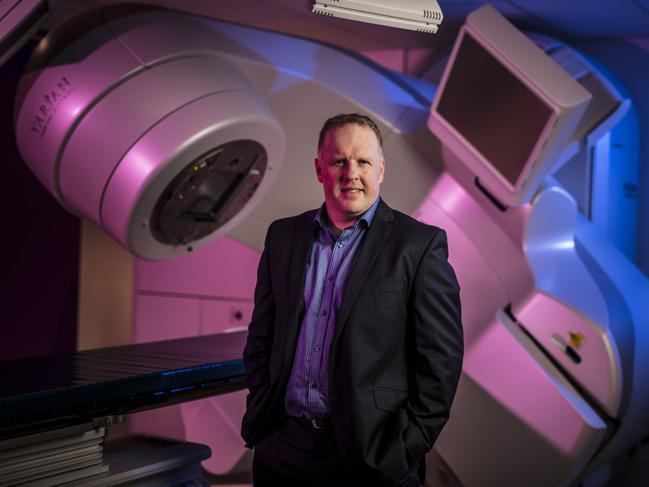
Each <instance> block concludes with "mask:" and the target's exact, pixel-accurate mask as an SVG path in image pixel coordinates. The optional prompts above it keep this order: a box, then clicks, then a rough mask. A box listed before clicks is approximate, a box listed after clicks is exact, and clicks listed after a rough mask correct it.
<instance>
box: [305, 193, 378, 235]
mask: <svg viewBox="0 0 649 487" xmlns="http://www.w3.org/2000/svg"><path fill="white" fill-rule="evenodd" d="M380 200H381V197H380V196H379V197H377V198H376V201H374V203H372V206H370V207H369V208H368V209H367V211H366V212H365V213H363V216H361V217H360V218H359V219H358V221H357V222H356V223H355V224H356V225H357V224H358V223H360V222H365V223H364V225H365V227H369V226H370V225H371V224H372V219H374V214H375V213H376V209H377V208H378V206H379V201H380ZM326 211H327V206H326V203H322V206H321V207H320V208H319V209H318V211H317V213H316V214H315V217H314V218H313V221H314V222H315V224H316V225H317V226H318V227H320V228H326V229H328V226H327V216H326Z"/></svg>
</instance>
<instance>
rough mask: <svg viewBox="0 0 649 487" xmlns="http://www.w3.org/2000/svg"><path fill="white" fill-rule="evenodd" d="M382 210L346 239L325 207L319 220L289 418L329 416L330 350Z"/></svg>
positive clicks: (368, 215)
mask: <svg viewBox="0 0 649 487" xmlns="http://www.w3.org/2000/svg"><path fill="white" fill-rule="evenodd" d="M378 204H379V198H377V199H376V201H375V202H374V204H373V205H372V206H370V208H369V209H368V210H367V211H366V212H365V213H364V214H363V216H362V217H361V218H360V219H359V220H358V221H357V222H356V223H355V224H354V225H352V226H351V227H348V228H346V229H344V230H343V232H342V233H341V235H340V237H338V238H336V236H335V235H334V234H333V233H332V231H331V230H330V229H329V227H328V225H327V216H326V215H325V211H326V210H325V205H322V206H321V207H320V210H318V213H317V214H316V216H315V218H314V223H315V228H316V231H315V238H314V241H313V245H312V247H311V254H310V256H309V262H308V267H307V273H306V281H305V283H304V305H305V313H304V318H303V319H302V327H301V329H300V336H299V338H298V342H297V348H296V350H295V360H294V361H293V369H292V371H291V377H290V378H289V381H288V385H287V388H286V398H285V407H286V413H287V414H288V415H289V416H298V417H299V416H302V417H305V418H309V419H311V418H320V417H323V416H326V415H327V414H329V401H328V389H327V388H328V385H329V384H328V374H327V372H328V367H329V350H330V348H331V339H332V338H333V334H334V328H335V325H336V316H337V315H338V310H339V309H340V304H341V302H342V299H343V293H344V292H345V283H346V282H347V278H348V276H349V272H350V270H351V267H352V264H353V262H354V257H355V256H356V254H357V253H358V248H359V245H360V243H361V241H362V240H363V236H364V235H365V231H366V230H367V228H368V227H369V226H370V224H371V223H372V218H373V217H374V213H375V212H376V208H377V206H378Z"/></svg>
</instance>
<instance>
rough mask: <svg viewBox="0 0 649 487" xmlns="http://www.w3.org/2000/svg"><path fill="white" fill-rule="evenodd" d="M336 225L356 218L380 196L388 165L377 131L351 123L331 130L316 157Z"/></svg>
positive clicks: (328, 208) (328, 210) (318, 173)
mask: <svg viewBox="0 0 649 487" xmlns="http://www.w3.org/2000/svg"><path fill="white" fill-rule="evenodd" d="M315 170H316V174H317V175H318V181H320V182H321V183H322V187H323V189H324V195H325V202H326V204H327V213H328V215H329V217H330V218H331V219H332V220H333V223H334V224H338V223H342V224H345V223H352V222H354V221H355V220H357V219H358V218H359V217H360V216H361V215H362V214H363V213H364V212H365V211H367V209H368V208H369V207H370V206H372V203H374V201H375V200H376V198H377V197H378V195H379V187H380V185H381V182H383V173H384V171H385V164H384V162H383V152H382V150H381V147H380V146H379V141H378V139H377V137H376V134H375V133H374V131H372V129H371V128H369V127H366V126H361V125H358V124H355V123H348V124H345V125H343V126H341V127H335V128H332V129H331V130H329V131H328V132H327V133H326V135H325V138H324V141H323V144H322V148H321V149H320V151H319V152H318V158H317V159H316V160H315Z"/></svg>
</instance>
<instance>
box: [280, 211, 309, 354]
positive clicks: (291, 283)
mask: <svg viewBox="0 0 649 487" xmlns="http://www.w3.org/2000/svg"><path fill="white" fill-rule="evenodd" d="M316 211H317V210H314V211H310V212H308V213H305V214H304V218H302V219H301V220H300V222H299V224H298V225H296V227H295V232H294V234H293V237H292V244H293V246H292V249H291V256H290V262H289V265H288V267H287V269H286V271H287V272H288V274H289V275H288V286H287V288H286V303H288V306H289V309H291V312H290V314H289V315H288V316H290V320H289V323H287V324H286V325H287V326H286V327H285V329H286V343H287V347H286V352H287V355H286V357H285V358H289V361H288V363H290V362H291V360H290V359H291V354H292V353H293V351H294V350H295V344H296V342H297V337H298V333H299V330H300V323H299V317H300V312H301V311H302V308H303V307H304V281H305V278H306V269H307V265H308V259H309V250H310V249H311V244H312V242H313V232H314V223H313V218H314V217H315V214H316ZM285 363H286V362H285Z"/></svg>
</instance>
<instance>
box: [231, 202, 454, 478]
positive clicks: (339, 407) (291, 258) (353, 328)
mask: <svg viewBox="0 0 649 487" xmlns="http://www.w3.org/2000/svg"><path fill="white" fill-rule="evenodd" d="M314 215H315V210H314V211H309V212H306V213H303V214H302V215H298V216H295V217H290V218H285V219H281V220H277V221H275V222H273V223H272V224H271V225H270V227H269V229H268V234H267V236H266V243H265V248H264V251H263V253H262V256H261V260H260V263H259V269H258V275H257V286H256V289H255V309H254V312H253V316H252V321H251V323H250V327H249V331H248V341H247V344H246V347H245V351H244V364H245V368H246V383H247V386H248V389H249V390H250V393H249V395H248V398H247V410H246V414H245V416H244V419H243V425H242V436H243V438H244V440H245V441H246V445H247V446H248V447H252V446H254V445H255V443H257V442H258V441H259V440H260V439H262V438H264V437H265V436H267V435H268V434H270V433H271V432H273V431H274V428H276V427H277V426H276V425H277V424H278V421H279V420H280V418H281V417H282V415H283V411H284V396H285V393H286V384H287V382H288V379H289V376H290V372H291V368H292V364H293V357H294V353H295V348H296V343H297V338H298V334H299V328H300V324H301V318H302V313H303V309H304V297H303V293H304V281H305V276H306V267H307V259H308V255H309V250H310V248H311V244H312V241H313V236H314V223H313V218H314ZM447 255H448V251H447V243H446V234H445V232H444V231H443V230H441V229H439V228H436V227H433V226H429V225H424V224H423V223H420V222H418V221H416V220H414V219H413V218H411V217H409V216H407V215H405V214H403V213H401V212H398V211H395V210H392V209H391V208H390V207H389V206H388V205H386V204H385V203H384V202H383V201H381V202H380V203H379V206H378V208H377V211H376V213H375V216H374V218H373V220H372V224H371V225H370V227H369V228H368V230H367V234H366V235H365V239H364V241H363V242H362V243H361V248H360V249H359V253H358V255H357V257H356V262H355V264H354V267H353V269H352V270H351V272H350V275H349V278H348V280H347V285H346V288H345V292H344V297H343V301H342V304H341V307H340V310H339V312H338V315H337V319H336V328H335V332H334V338H333V341H332V349H331V354H330V363H329V406H330V412H331V417H332V423H333V428H334V433H335V436H336V441H337V443H338V445H339V447H340V449H341V451H342V454H343V457H344V458H346V459H348V460H349V461H350V464H351V466H352V467H353V468H354V470H355V471H357V472H359V471H362V472H367V474H368V475H377V476H378V477H380V478H381V479H382V480H383V481H385V482H387V483H390V482H392V483H394V482H396V481H398V480H400V479H401V478H402V477H403V476H404V474H405V473H406V471H407V469H408V466H409V465H412V464H413V463H414V462H416V461H417V460H418V459H419V458H421V457H422V456H423V455H424V454H425V453H426V452H427V451H429V450H430V449H431V448H432V446H433V443H434V442H435V439H436V438H437V436H438V435H439V433H440V431H441V430H442V427H443V426H444V424H445V422H446V420H447V419H448V414H449V409H450V407H451V402H452V400H453V396H454V394H455V390H456V387H457V383H458V380H459V376H460V369H461V363H462V352H463V340H462V325H461V318H460V296H459V285H458V283H457V280H456V278H455V273H454V272H453V269H452V268H451V266H450V265H449V264H448V262H447Z"/></svg>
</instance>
